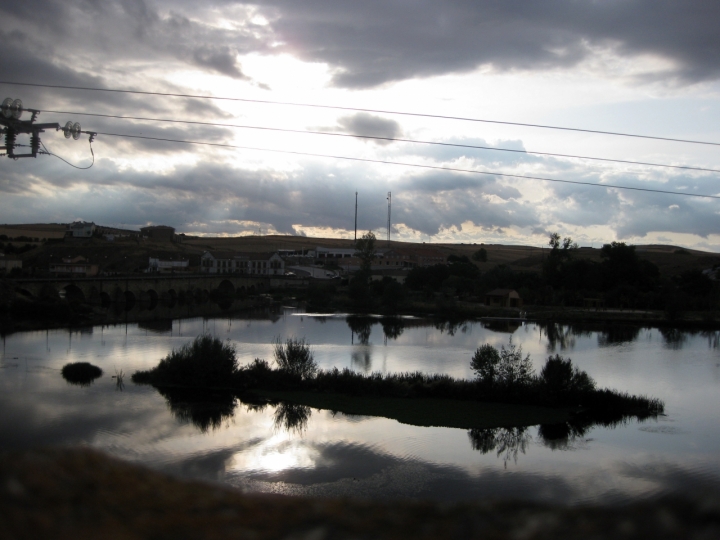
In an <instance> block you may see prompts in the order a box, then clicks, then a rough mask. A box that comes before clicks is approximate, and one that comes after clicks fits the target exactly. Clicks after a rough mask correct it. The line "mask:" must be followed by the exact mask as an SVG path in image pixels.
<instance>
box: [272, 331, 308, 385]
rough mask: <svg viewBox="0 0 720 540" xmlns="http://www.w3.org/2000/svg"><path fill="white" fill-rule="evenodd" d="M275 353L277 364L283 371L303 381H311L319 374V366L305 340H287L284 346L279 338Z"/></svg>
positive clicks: (276, 341)
mask: <svg viewBox="0 0 720 540" xmlns="http://www.w3.org/2000/svg"><path fill="white" fill-rule="evenodd" d="M273 352H274V353H275V362H276V363H277V365H278V367H279V368H280V370H282V371H285V372H287V373H290V374H292V375H294V376H296V377H299V378H301V379H311V378H312V377H314V376H315V373H317V370H318V365H317V363H316V362H315V358H314V356H313V353H312V350H311V349H310V345H308V344H307V343H305V338H303V339H297V338H292V337H291V338H287V339H286V340H285V343H284V344H283V342H282V341H280V338H279V337H278V338H277V339H276V340H275V346H274V351H273Z"/></svg>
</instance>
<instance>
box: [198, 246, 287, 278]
mask: <svg viewBox="0 0 720 540" xmlns="http://www.w3.org/2000/svg"><path fill="white" fill-rule="evenodd" d="M200 271H201V272H203V273H206V274H251V275H261V276H282V275H283V274H285V261H283V260H282V258H281V257H280V255H278V254H277V253H233V252H231V251H206V252H205V253H203V254H202V257H200Z"/></svg>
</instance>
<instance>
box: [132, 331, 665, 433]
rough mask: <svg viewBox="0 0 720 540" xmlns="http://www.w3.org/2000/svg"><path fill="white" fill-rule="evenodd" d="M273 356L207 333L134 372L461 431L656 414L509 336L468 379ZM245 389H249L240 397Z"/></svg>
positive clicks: (166, 382)
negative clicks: (239, 352) (248, 359)
mask: <svg viewBox="0 0 720 540" xmlns="http://www.w3.org/2000/svg"><path fill="white" fill-rule="evenodd" d="M275 361H276V364H277V367H272V366H271V365H270V364H269V363H268V362H267V361H265V360H260V359H256V360H255V361H253V362H252V363H250V364H248V365H246V366H239V365H238V362H237V359H236V351H235V349H234V347H233V346H232V345H230V344H228V343H223V342H222V341H221V340H219V339H218V338H213V337H211V336H208V335H202V336H199V337H197V338H196V339H195V340H194V341H193V342H191V343H189V344H187V345H185V346H184V347H182V348H181V349H179V350H173V351H172V353H170V354H169V355H168V356H167V357H166V358H164V359H163V360H161V361H160V363H159V364H158V365H157V366H156V367H155V368H153V369H150V370H147V371H138V372H135V373H134V374H133V375H132V380H133V382H135V383H139V384H151V385H153V386H155V387H156V388H158V389H159V390H160V391H161V392H163V393H164V394H165V393H168V392H172V391H173V389H184V391H187V390H193V389H194V390H197V391H206V392H207V391H212V392H216V393H217V392H225V393H230V394H232V395H236V396H238V397H240V398H241V399H242V400H243V401H249V402H253V401H254V402H255V403H267V402H271V403H272V402H274V403H277V402H287V403H292V404H296V405H300V406H308V407H312V408H316V409H327V410H331V411H334V412H342V413H345V414H349V415H361V416H382V417H387V418H393V419H396V420H398V421H400V422H404V423H408V424H414V425H420V426H445V427H457V428H464V429H486V428H491V427H520V426H529V425H536V424H562V423H570V424H573V425H576V426H583V425H586V426H587V425H590V424H594V423H602V424H614V423H616V422H621V421H623V420H624V419H626V418H630V417H635V418H648V417H654V416H657V415H658V414H661V413H662V412H663V410H664V405H663V403H662V402H661V401H660V400H658V399H654V398H648V397H644V396H631V395H628V394H625V393H620V392H616V391H613V390H607V389H598V388H597V386H596V384H595V382H594V381H593V380H592V379H591V378H590V377H589V376H588V375H587V373H585V372H582V371H580V370H578V369H577V368H576V367H574V366H573V365H572V361H571V360H570V359H565V358H563V357H561V356H559V355H556V356H554V357H550V358H548V359H547V361H546V363H545V366H544V367H543V368H542V370H541V372H540V374H539V375H536V374H535V373H534V372H533V370H532V363H531V361H530V358H529V355H528V356H525V357H523V355H522V349H521V348H519V347H516V346H515V345H513V344H512V342H511V343H510V344H509V346H508V347H504V346H503V347H501V349H500V350H497V349H495V348H494V347H492V346H490V345H484V346H482V347H480V348H478V349H477V351H476V352H475V355H474V356H473V358H472V360H471V367H472V369H473V371H474V372H475V373H476V375H477V377H476V378H475V379H456V378H453V377H450V376H448V375H437V374H433V375H428V374H424V373H420V372H415V373H393V374H381V373H371V374H368V375H365V374H362V373H357V372H355V371H352V370H350V369H347V368H345V369H343V370H339V369H337V368H334V369H331V370H320V369H318V367H317V364H316V363H315V361H314V359H313V355H312V350H311V348H310V346H309V345H308V344H307V343H305V341H304V340H298V339H294V338H290V339H288V340H286V341H285V342H284V343H283V342H280V341H279V340H278V341H277V342H276V344H275ZM248 396H250V397H248Z"/></svg>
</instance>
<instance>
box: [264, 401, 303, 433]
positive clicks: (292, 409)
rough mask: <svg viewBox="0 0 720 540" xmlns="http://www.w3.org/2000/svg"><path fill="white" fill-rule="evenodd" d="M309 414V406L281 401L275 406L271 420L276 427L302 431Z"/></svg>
mask: <svg viewBox="0 0 720 540" xmlns="http://www.w3.org/2000/svg"><path fill="white" fill-rule="evenodd" d="M311 416H312V409H311V408H310V407H307V406H305V405H299V404H297V403H290V402H286V401H283V402H281V403H279V404H278V405H277V406H276V408H275V414H274V418H273V420H274V422H275V428H276V429H283V430H285V431H292V432H295V433H303V432H304V431H305V429H307V424H308V422H309V421H310V417H311Z"/></svg>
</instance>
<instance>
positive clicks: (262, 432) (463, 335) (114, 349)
mask: <svg viewBox="0 0 720 540" xmlns="http://www.w3.org/2000/svg"><path fill="white" fill-rule="evenodd" d="M203 332H208V333H211V334H213V335H216V336H218V337H220V338H222V339H227V340H230V341H231V342H232V343H234V344H235V345H236V347H237V351H238V356H239V359H240V362H241V363H243V364H244V363H247V362H250V361H252V360H253V359H254V358H264V359H267V360H272V343H273V341H274V340H275V339H276V338H278V337H279V338H281V339H284V338H286V337H290V336H296V337H304V338H305V339H306V340H307V341H308V342H309V343H310V344H311V345H312V347H313V350H314V353H315V358H316V360H317V362H318V364H319V365H320V366H321V367H322V368H329V367H333V366H337V367H339V368H343V367H349V368H352V369H355V370H358V371H362V372H372V371H380V372H386V373H387V372H398V371H416V370H420V371H424V372H427V373H447V374H450V375H452V376H455V377H471V376H472V373H471V371H470V366H469V363H470V358H471V356H472V354H473V352H474V351H475V349H476V348H477V347H478V346H480V345H482V344H485V343H490V344H491V345H494V346H497V347H500V346H501V345H507V344H508V342H509V340H510V339H512V342H513V343H514V344H516V345H519V346H522V349H523V351H524V352H526V353H530V355H531V358H532V359H533V362H534V364H535V367H536V369H538V370H539V368H540V367H541V365H542V364H543V363H544V359H545V358H547V356H548V355H549V354H555V353H559V354H562V355H563V356H566V357H570V358H572V360H573V362H574V363H575V364H576V365H578V367H580V369H583V370H585V371H587V372H588V373H589V374H590V375H591V376H592V377H593V378H594V379H595V380H596V381H597V383H598V385H599V386H601V387H610V388H614V389H618V390H622V391H626V392H629V393H632V394H646V395H650V396H653V397H658V398H660V399H662V400H664V402H665V409H666V415H665V416H662V417H660V418H658V419H653V420H648V421H644V422H639V421H635V420H633V421H629V422H627V423H626V424H624V425H620V426H616V427H614V428H607V427H599V426H596V427H594V428H592V429H590V430H589V431H588V432H586V433H584V434H580V435H578V436H575V437H569V438H567V437H566V438H563V437H559V438H557V437H555V438H553V437H552V436H548V433H549V432H548V430H547V429H544V428H541V427H539V426H535V427H530V428H527V429H514V430H512V429H508V430H495V431H493V432H490V433H488V432H485V433H482V434H480V436H478V434H477V433H475V434H472V433H469V432H468V431H467V430H460V429H450V428H426V427H416V426H410V425H405V424H400V423H398V422H396V421H394V420H388V419H384V418H371V417H349V416H345V415H342V414H335V415H333V414H332V413H331V412H329V411H321V410H309V411H300V413H299V414H300V419H299V421H298V422H295V423H293V422H288V418H291V419H292V418H295V419H296V420H297V418H296V416H297V414H298V412H297V411H293V410H287V409H282V405H281V406H272V405H271V406H266V407H264V408H263V407H257V406H253V405H252V404H245V403H241V402H235V401H231V402H230V403H228V402H223V403H221V404H220V406H219V408H218V406H211V405H210V404H207V403H192V402H191V403H188V402H187V400H183V399H182V397H181V398H178V397H177V396H168V397H167V398H166V397H164V396H163V395H161V394H160V393H159V392H158V391H157V390H155V389H154V388H152V387H149V386H139V385H135V384H133V383H132V382H130V374H131V373H132V372H134V371H135V370H138V369H147V368H150V367H152V366H154V365H155V364H157V362H158V361H159V360H160V359H161V358H162V357H164V356H165V355H166V354H167V353H168V352H170V351H171V350H172V349H173V348H179V347H181V346H182V345H184V344H185V343H187V342H189V341H190V340H192V339H193V338H194V337H195V336H197V335H199V334H201V333H203ZM0 353H1V354H0V410H1V411H2V414H1V415H0V450H10V449H25V448H32V447H37V446H48V445H61V446H62V445H87V446H91V447H94V448H98V449H101V450H103V451H106V452H108V453H110V454H113V455H116V456H118V457H120V458H123V459H125V460H129V461H134V462H137V463H141V464H144V465H147V466H150V467H152V468H154V469H157V470H161V471H165V472H168V473H171V474H175V475H179V476H183V477H190V478H199V479H205V480H210V481H216V482H221V483H224V484H227V485H231V486H235V487H237V488H239V489H242V490H244V491H249V492H273V493H285V494H307V495H319V496H331V497H335V496H352V497H370V498H414V499H424V498H429V499H438V500H443V501H458V500H470V499H477V498H485V497H495V498H516V499H524V500H537V501H546V502H558V503H564V504H583V503H611V504H615V503H623V502H625V501H628V500H638V499H643V498H649V497H654V496H658V495H665V494H673V493H684V494H698V493H703V492H705V491H709V492H714V493H716V494H718V493H720V332H714V331H712V332H685V331H677V330H663V331H660V330H658V329H643V328H628V327H619V326H613V327H605V328H603V327H600V326H598V327H595V328H594V329H589V328H579V327H570V326H564V325H549V326H548V325H543V326H541V325H538V324H534V323H524V324H519V323H508V322H504V321H479V322H467V323H463V324H459V325H452V324H448V323H433V322H432V321H428V320H421V319H414V318H406V319H402V320H401V321H398V320H395V321H388V320H381V319H379V318H374V319H373V318H365V319H362V318H347V317H345V316H342V315H336V316H319V315H313V314H307V313H301V312H300V311H298V310H295V309H290V308H288V309H283V310H281V311H279V312H277V313H274V314H272V315H268V314H260V315H254V316H248V315H244V316H240V317H234V318H216V319H202V318H196V319H182V320H174V321H166V322H153V323H140V324H127V325H115V326H109V327H108V326H105V327H94V328H88V329H83V330H80V331H77V330H73V331H68V330H49V331H35V332H22V333H16V334H11V335H9V336H5V337H4V338H3V343H2V351H0ZM79 361H86V362H90V363H92V364H94V365H97V366H100V367H101V368H102V369H103V370H104V374H103V376H102V377H100V378H99V379H97V380H95V382H94V383H93V384H91V385H90V386H85V387H82V386H76V385H71V384H69V383H68V382H66V381H65V380H64V379H63V378H62V376H61V373H60V369H61V368H62V366H63V365H65V364H66V363H68V362H79ZM116 371H117V372H119V371H122V372H124V374H125V379H124V383H125V384H124V387H123V388H122V389H121V388H118V386H117V384H116V379H113V378H112V375H114V374H115V373H116ZM308 413H309V414H308ZM293 414H295V416H293Z"/></svg>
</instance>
